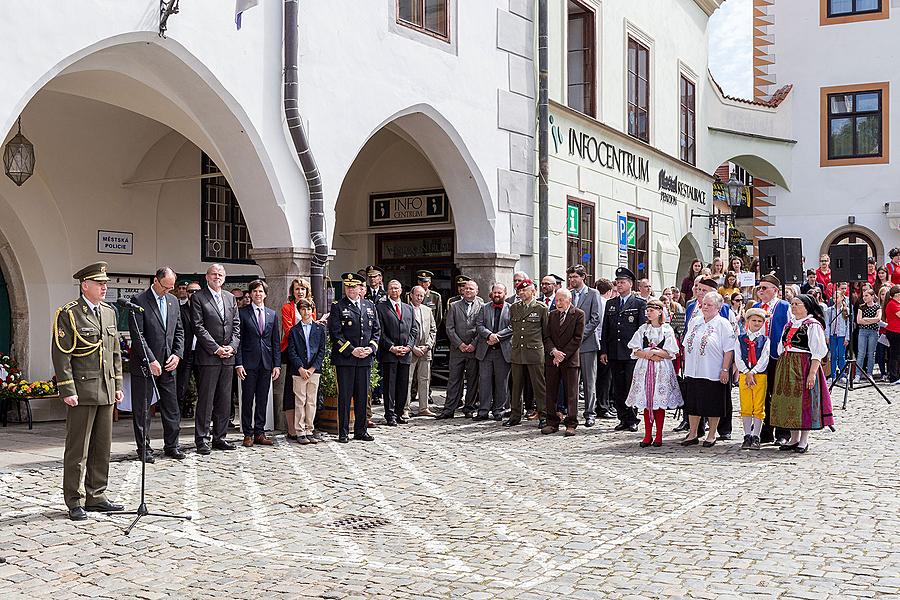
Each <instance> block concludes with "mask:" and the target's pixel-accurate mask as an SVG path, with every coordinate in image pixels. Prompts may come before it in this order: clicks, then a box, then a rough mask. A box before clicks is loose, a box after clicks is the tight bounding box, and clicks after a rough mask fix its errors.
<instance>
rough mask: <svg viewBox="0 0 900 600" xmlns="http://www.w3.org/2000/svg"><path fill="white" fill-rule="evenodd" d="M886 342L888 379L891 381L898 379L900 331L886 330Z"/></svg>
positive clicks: (899, 372) (899, 370)
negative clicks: (889, 345)
mask: <svg viewBox="0 0 900 600" xmlns="http://www.w3.org/2000/svg"><path fill="white" fill-rule="evenodd" d="M885 335H886V336H887V339H888V342H890V344H891V347H890V348H889V349H888V379H889V380H890V381H891V382H892V383H893V382H894V381H898V380H900V333H896V332H894V331H886V332H885Z"/></svg>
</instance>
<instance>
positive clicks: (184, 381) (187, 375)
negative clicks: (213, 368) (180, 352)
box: [175, 350, 200, 412]
mask: <svg viewBox="0 0 900 600" xmlns="http://www.w3.org/2000/svg"><path fill="white" fill-rule="evenodd" d="M191 375H193V376H194V381H196V382H197V385H199V382H200V367H198V366H197V365H195V364H194V357H193V352H191V351H190V350H188V351H186V352H185V353H184V358H183V359H182V360H181V362H179V363H178V368H177V369H175V386H176V390H177V394H178V406H179V408H180V409H181V411H182V412H184V411H185V410H187V409H188V408H189V407H188V405H187V391H188V383H189V382H190V381H191Z"/></svg>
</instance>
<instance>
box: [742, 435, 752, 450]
mask: <svg viewBox="0 0 900 600" xmlns="http://www.w3.org/2000/svg"><path fill="white" fill-rule="evenodd" d="M752 445H753V436H750V435H745V436H744V443H743V444H741V450H749V449H750V446H752Z"/></svg>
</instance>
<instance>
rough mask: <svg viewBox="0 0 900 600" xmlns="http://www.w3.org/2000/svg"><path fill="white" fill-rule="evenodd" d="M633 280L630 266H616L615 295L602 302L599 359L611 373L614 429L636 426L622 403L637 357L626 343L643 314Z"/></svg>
mask: <svg viewBox="0 0 900 600" xmlns="http://www.w3.org/2000/svg"><path fill="white" fill-rule="evenodd" d="M634 280H635V276H634V273H633V272H632V271H631V270H630V269H626V268H625V267H619V268H618V269H616V291H617V292H618V294H619V295H618V297H616V296H613V297H612V298H610V299H609V300H607V302H606V309H605V310H606V314H605V315H604V317H603V333H602V335H601V336H600V362H601V363H603V364H604V365H606V364H608V365H609V371H610V373H611V374H612V393H613V403H614V404H615V407H616V417H617V418H618V419H619V424H618V425H616V426H615V427H614V429H615V430H616V431H624V430H626V429H627V430H628V431H637V426H638V418H637V411H636V410H635V409H634V408H632V407H629V406H626V405H625V400H626V399H627V398H628V392H629V391H630V390H631V380H632V378H633V376H634V367H635V365H636V364H637V360H636V359H633V358H631V349H630V348H629V347H628V342H630V341H631V338H632V337H634V334H635V332H636V331H637V330H638V327H640V326H641V325H643V324H644V320H645V319H646V317H647V315H646V312H647V303H646V302H644V300H643V298H641V297H640V296H638V295H636V294H633V293H632V288H633V287H634Z"/></svg>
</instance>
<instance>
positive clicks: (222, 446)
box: [212, 440, 234, 450]
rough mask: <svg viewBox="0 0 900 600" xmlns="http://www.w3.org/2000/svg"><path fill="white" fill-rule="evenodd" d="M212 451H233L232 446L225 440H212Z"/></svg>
mask: <svg viewBox="0 0 900 600" xmlns="http://www.w3.org/2000/svg"><path fill="white" fill-rule="evenodd" d="M212 447H213V450H234V444H232V443H231V442H226V441H225V440H213V443H212Z"/></svg>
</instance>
